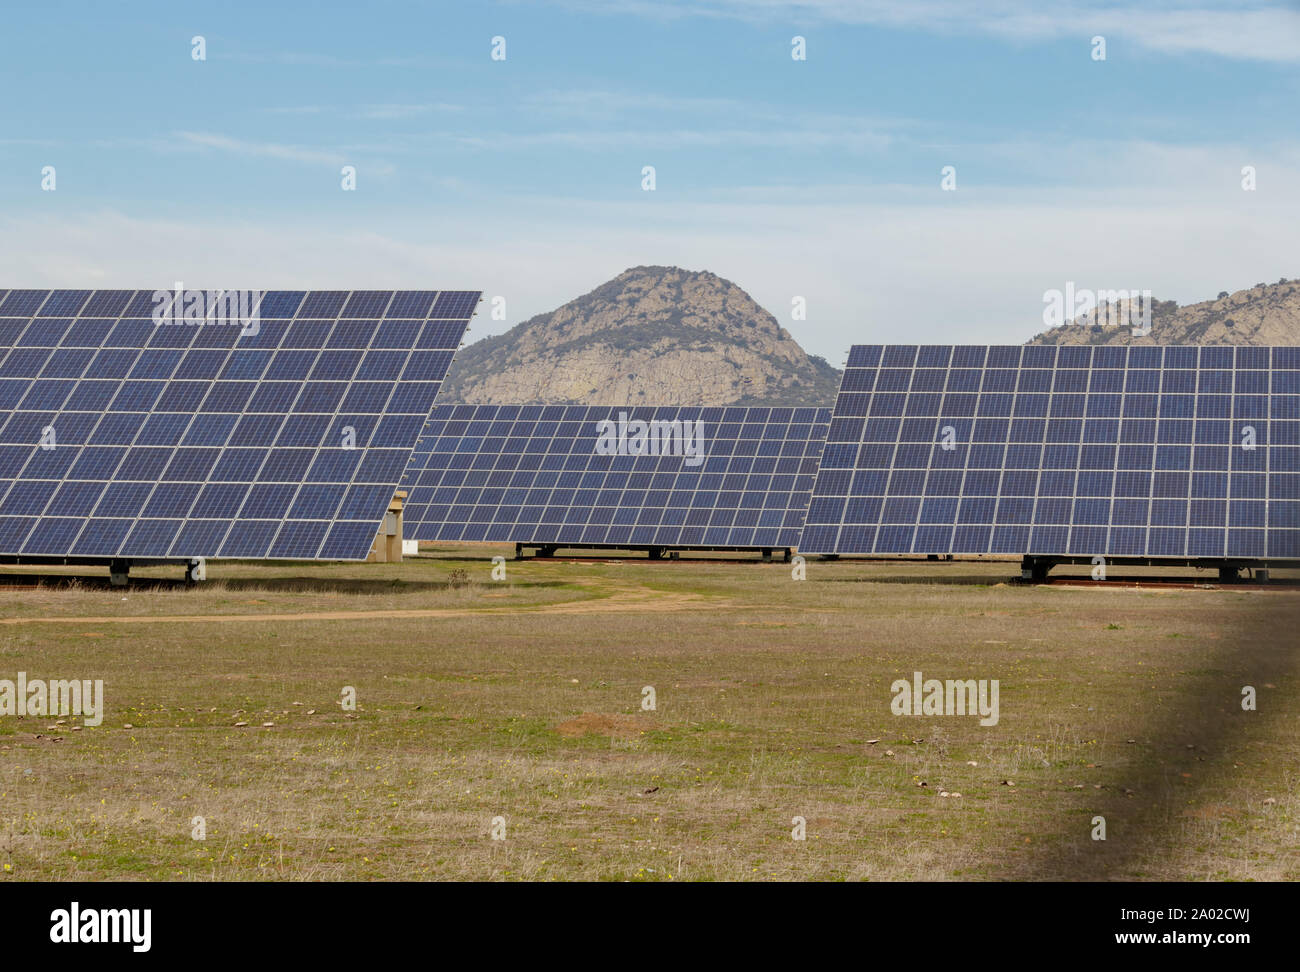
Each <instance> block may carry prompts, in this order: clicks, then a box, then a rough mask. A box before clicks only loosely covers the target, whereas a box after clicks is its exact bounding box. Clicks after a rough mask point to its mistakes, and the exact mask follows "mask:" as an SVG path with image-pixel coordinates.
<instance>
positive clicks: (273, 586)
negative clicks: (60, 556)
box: [0, 574, 567, 596]
mask: <svg viewBox="0 0 1300 972" xmlns="http://www.w3.org/2000/svg"><path fill="white" fill-rule="evenodd" d="M488 583H490V582H488V581H486V580H473V579H470V580H452V579H450V578H448V579H444V580H438V581H407V580H385V579H382V578H375V579H362V578H343V577H340V578H329V577H263V578H237V577H235V578H230V579H225V578H219V579H213V580H209V581H200V582H199V583H196V584H191V583H189V582H187V581H185V580H182V579H180V578H168V577H132V578H130V579H129V580H128V581H127V584H126V586H125V587H116V586H114V585H113V584H112V583H111V582H110V581H109V579H108V578H107V577H106V576H104V575H102V574H97V575H73V574H0V589H3V588H25V589H37V588H47V589H53V590H58V589H67V588H72V587H76V588H83V589H89V590H97V591H98V590H104V591H133V592H136V593H139V592H144V591H173V590H192V591H194V592H195V593H199V592H202V591H204V590H209V591H211V590H219V591H236V592H266V593H272V594H285V593H288V594H361V595H372V596H373V595H385V594H421V593H445V592H446V591H454V590H464V589H465V588H467V587H472V586H475V585H482V586H484V587H486V586H487V585H488ZM565 586H567V584H566V583H565V582H564V581H512V582H511V587H514V588H526V589H534V588H554V587H565Z"/></svg>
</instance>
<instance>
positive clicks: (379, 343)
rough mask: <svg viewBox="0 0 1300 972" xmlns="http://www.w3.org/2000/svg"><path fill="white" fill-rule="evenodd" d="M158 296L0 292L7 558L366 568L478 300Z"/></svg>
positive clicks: (324, 294) (1, 545)
mask: <svg viewBox="0 0 1300 972" xmlns="http://www.w3.org/2000/svg"><path fill="white" fill-rule="evenodd" d="M156 293H157V292H155V291H130V290H98V291H89V290H76V291H72V290H55V291H47V290H10V291H0V554H11V555H29V556H36V555H47V556H64V557H66V556H72V557H106V558H108V557H119V558H140V559H145V558H190V557H246V558H263V557H272V558H278V557H284V558H327V559H344V560H359V559H364V558H365V556H366V554H367V553H368V551H369V550H370V547H371V544H372V543H373V541H374V538H375V536H376V533H377V531H378V529H379V525H380V523H381V521H382V518H383V516H384V514H385V512H386V510H387V508H388V504H389V502H390V501H391V499H392V496H393V493H394V490H395V489H396V488H397V485H398V482H399V481H400V479H401V476H402V471H403V470H404V469H405V467H406V464H407V462H408V460H409V459H410V455H411V450H412V449H413V447H414V446H415V443H416V441H417V439H418V437H419V434H420V430H421V428H422V427H423V425H424V423H425V421H426V420H427V418H428V414H429V410H430V408H431V407H432V405H433V400H434V396H435V395H436V394H437V391H438V388H439V385H440V383H441V382H442V380H443V378H444V377H445V375H446V372H447V368H448V366H449V365H450V364H451V360H452V355H453V353H454V352H455V351H456V349H457V348H458V347H459V346H460V341H461V337H462V335H463V333H464V331H465V327H466V324H467V322H468V319H469V317H470V316H471V315H472V313H473V310H474V307H475V305H476V304H477V302H478V299H479V293H478V292H477V291H442V292H436V291H418V292H417V291H399V292H391V291H270V292H267V293H265V294H264V295H258V296H259V297H260V304H259V305H258V306H257V307H256V308H255V310H256V320H257V323H256V326H237V325H236V324H234V323H218V322H216V321H215V320H211V319H209V320H204V321H203V323H202V324H201V325H200V324H194V323H171V322H166V323H154V320H153V319H152V312H153V311H154V309H155V306H156V300H155V296H156ZM248 309H249V310H250V311H252V310H254V308H248ZM179 313H180V311H179V310H178V313H177V316H178V317H179Z"/></svg>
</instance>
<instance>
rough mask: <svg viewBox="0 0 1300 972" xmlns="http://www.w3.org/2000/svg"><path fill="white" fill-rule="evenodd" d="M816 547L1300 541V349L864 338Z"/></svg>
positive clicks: (1229, 548)
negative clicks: (915, 342)
mask: <svg viewBox="0 0 1300 972" xmlns="http://www.w3.org/2000/svg"><path fill="white" fill-rule="evenodd" d="M801 548H802V549H803V550H805V551H807V552H810V553H844V554H855V553H856V554H950V553H963V554H1032V555H1058V556H1087V557H1093V556H1099V555H1100V556H1107V557H1125V556H1128V557H1149V558H1159V557H1204V558H1260V559H1263V558H1280V559H1289V558H1298V557H1300V348H1293V347H1273V348H1268V347H1236V348H1234V347H1199V348H1198V347H1161V346H1152V345H1134V346H1115V345H1102V346H1097V347H1092V346H1083V347H1072V346H1062V347H1059V348H1058V347H1055V346H1035V345H1030V346H1024V347H1020V346H1012V347H980V346H921V347H916V346H897V345H893V346H874V345H859V346H855V347H854V348H853V349H852V351H851V352H850V355H849V361H848V367H847V369H846V371H845V373H844V377H843V380H842V383H841V385H840V392H839V396H838V397H837V399H836V403H835V410H834V416H833V418H832V420H831V424H830V430H829V432H828V434H827V438H826V447H825V449H824V451H823V455H822V461H821V467H820V471H819V473H818V476H817V482H816V486H815V487H814V490H813V497H812V501H811V502H810V504H809V509H808V517H807V525H806V527H805V529H804V534H803V539H802V543H801Z"/></svg>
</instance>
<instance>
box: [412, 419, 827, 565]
mask: <svg viewBox="0 0 1300 972" xmlns="http://www.w3.org/2000/svg"><path fill="white" fill-rule="evenodd" d="M620 416H622V417H624V418H626V420H627V422H628V429H627V434H626V435H624V436H622V437H621V441H622V442H623V443H624V445H623V446H622V447H620V446H619V441H620V433H619V421H620ZM829 420H830V411H829V410H828V409H822V408H745V407H739V406H735V407H717V408H703V407H692V408H674V407H654V408H647V407H642V408H618V407H613V406H598V407H589V406H585V405H574V406H568V405H563V406H561V405H547V406H544V405H440V406H438V407H437V408H435V409H434V410H433V414H432V416H431V417H430V419H429V423H428V425H427V427H426V428H425V430H424V434H423V435H422V436H421V437H420V442H419V445H418V446H416V450H415V454H414V455H413V456H412V457H411V461H410V464H409V466H408V467H407V470H406V475H405V476H404V477H403V485H404V488H405V489H406V490H407V491H408V496H407V499H406V505H405V508H404V512H403V518H404V521H405V525H404V533H405V535H406V536H407V537H409V538H414V539H417V540H444V541H497V542H507V543H557V544H572V545H599V546H622V547H639V546H680V547H691V546H695V547H793V546H795V545H797V544H798V542H799V533H800V529H801V528H802V526H803V518H804V511H805V510H806V509H807V505H808V495H809V490H810V489H811V488H812V483H813V478H814V477H815V476H816V473H817V462H818V457H819V456H820V454H821V449H822V440H823V439H824V437H825V435H826V427H827V423H828V422H829ZM602 422H609V423H611V424H610V426H608V427H607V428H609V429H610V431H609V432H608V433H607V436H606V438H605V440H604V445H601V446H600V448H599V449H598V444H599V443H600V441H601V435H602V429H601V423H602ZM636 423H645V429H644V431H643V430H642V429H641V427H640V426H638V425H637V424H636ZM650 423H656V424H655V426H654V429H655V433H654V436H653V438H654V441H655V442H656V443H662V442H667V443H670V444H669V445H666V446H663V445H659V446H656V447H655V448H654V450H653V451H655V452H657V453H658V454H639V455H638V454H633V453H635V452H636V451H637V450H639V449H641V442H642V440H643V438H644V439H645V440H646V441H648V440H649V438H650V436H649V432H650V429H651V427H650ZM674 423H676V424H674ZM685 423H699V424H695V425H687V424H685ZM679 430H680V431H679ZM688 430H689V432H688ZM692 443H697V445H692ZM611 446H612V448H611ZM650 451H651V449H650V447H649V446H648V445H647V447H646V449H645V452H647V453H648V452H650ZM602 453H604V454H602ZM611 453H612V454H611Z"/></svg>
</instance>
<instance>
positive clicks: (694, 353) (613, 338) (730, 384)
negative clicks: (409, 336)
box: [438, 267, 840, 405]
mask: <svg viewBox="0 0 1300 972" xmlns="http://www.w3.org/2000/svg"><path fill="white" fill-rule="evenodd" d="M839 381H840V373H839V371H838V370H836V369H835V368H833V367H831V366H830V365H829V364H827V363H826V361H824V360H823V359H821V358H818V357H815V356H811V355H809V354H807V353H805V352H804V350H803V349H802V348H801V347H800V346H799V345H798V344H797V343H796V342H795V340H794V338H792V337H791V336H790V334H789V332H788V331H786V330H785V329H784V328H782V327H781V326H780V325H779V324H778V323H777V322H776V318H774V317H773V316H772V315H771V314H769V313H768V312H767V311H765V310H764V309H763V308H762V307H760V306H759V305H758V304H757V303H755V302H754V299H753V298H752V297H750V296H749V295H748V294H747V293H745V292H744V291H743V290H741V289H740V288H739V287H737V286H736V285H735V284H733V283H731V281H729V280H724V279H722V278H721V277H719V276H717V275H715V274H712V273H696V272H692V271H689V270H682V269H680V268H678V267H633V268H632V269H630V270H626V271H624V272H623V273H621V274H619V275H618V276H617V277H615V278H614V279H613V280H611V281H609V282H608V283H606V284H602V285H601V286H600V287H597V288H596V289H595V290H593V291H591V293H589V294H584V295H583V296H581V297H579V298H577V299H576V300H572V301H570V302H569V303H567V304H565V305H564V306H563V307H561V308H559V309H558V310H554V311H551V312H550V313H548V314H538V315H537V316H536V317H533V318H530V319H529V320H527V321H524V322H523V323H522V324H519V325H517V326H515V327H513V328H511V329H510V330H509V331H507V332H506V333H504V334H500V335H496V336H494V337H488V338H484V339H483V340H481V341H478V342H476V343H474V344H471V345H470V346H469V347H467V348H465V349H464V350H462V351H460V352H459V353H458V354H457V355H456V359H455V361H454V362H453V364H452V366H451V371H450V373H449V374H448V375H447V380H446V382H445V383H444V385H443V388H442V391H441V392H440V393H439V395H438V401H439V402H442V403H446V402H477V403H482V404H487V405H495V404H501V405H508V404H529V403H537V402H542V403H546V404H557V405H558V404H577V405H583V404H586V405H730V404H733V403H736V404H750V403H753V404H764V405H830V404H832V403H833V402H834V401H835V394H836V391H837V390H838V388H839Z"/></svg>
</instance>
